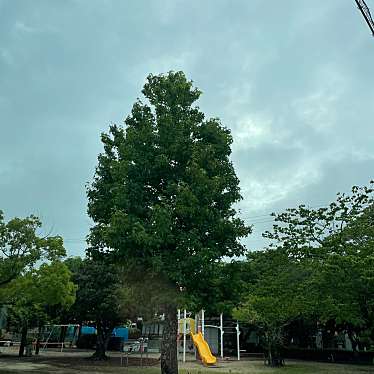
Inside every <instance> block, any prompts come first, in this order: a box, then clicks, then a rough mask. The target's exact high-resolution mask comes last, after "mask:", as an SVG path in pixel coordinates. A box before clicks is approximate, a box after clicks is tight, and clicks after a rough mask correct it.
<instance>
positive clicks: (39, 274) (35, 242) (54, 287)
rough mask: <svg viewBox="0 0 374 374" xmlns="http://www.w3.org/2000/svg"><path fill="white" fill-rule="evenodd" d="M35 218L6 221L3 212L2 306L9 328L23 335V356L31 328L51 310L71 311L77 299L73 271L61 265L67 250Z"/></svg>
mask: <svg viewBox="0 0 374 374" xmlns="http://www.w3.org/2000/svg"><path fill="white" fill-rule="evenodd" d="M41 226H42V224H41V221H40V220H39V219H38V218H37V217H35V216H32V215H31V216H29V217H26V218H13V219H11V220H9V221H8V222H5V220H4V215H3V212H2V211H0V305H1V306H5V307H6V309H7V315H8V322H9V325H12V324H13V327H17V329H19V330H20V331H21V333H22V339H21V346H20V350H19V354H20V356H22V355H23V352H24V347H25V345H26V338H27V330H28V328H29V327H34V326H38V327H41V326H42V325H43V324H44V323H45V322H48V321H49V320H51V318H52V316H51V313H50V311H51V308H52V309H56V308H68V307H70V306H71V305H72V304H73V303H74V300H75V291H76V287H75V285H74V283H73V282H72V281H71V272H70V271H69V269H68V267H67V266H66V265H65V264H64V263H62V262H61V259H62V258H63V257H64V256H65V254H66V251H65V248H64V246H63V239H62V237H60V236H48V235H47V236H41V235H40V234H39V233H38V231H39V230H40V229H41Z"/></svg>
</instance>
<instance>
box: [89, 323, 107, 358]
mask: <svg viewBox="0 0 374 374" xmlns="http://www.w3.org/2000/svg"><path fill="white" fill-rule="evenodd" d="M96 329H97V339H96V350H95V353H94V354H93V355H92V358H93V359H94V360H98V361H102V360H107V359H108V356H107V355H106V354H105V352H106V348H107V344H108V341H109V337H110V335H109V336H107V335H108V334H105V329H104V327H103V325H102V323H101V322H100V323H97V325H96Z"/></svg>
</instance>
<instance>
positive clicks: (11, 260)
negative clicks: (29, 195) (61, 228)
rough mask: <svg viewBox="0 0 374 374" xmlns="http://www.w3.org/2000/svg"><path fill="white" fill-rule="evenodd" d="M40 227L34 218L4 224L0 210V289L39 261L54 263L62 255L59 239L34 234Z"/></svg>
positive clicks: (17, 219)
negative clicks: (52, 261) (45, 260)
mask: <svg viewBox="0 0 374 374" xmlns="http://www.w3.org/2000/svg"><path fill="white" fill-rule="evenodd" d="M40 227H41V222H40V220H39V219H38V218H37V217H35V216H30V217H27V218H24V219H22V218H13V219H11V220H9V221H8V222H4V215H3V212H2V211H1V210H0V287H1V286H5V285H7V284H8V283H10V282H11V281H12V280H13V279H15V278H16V277H18V276H19V275H21V274H22V272H23V271H24V270H28V269H30V268H32V267H33V266H34V265H35V264H36V263H37V262H38V261H40V260H42V259H48V260H55V259H58V258H60V257H62V256H64V255H65V249H64V247H63V240H62V238H61V237H60V236H51V237H41V236H39V235H38V234H37V230H38V229H40Z"/></svg>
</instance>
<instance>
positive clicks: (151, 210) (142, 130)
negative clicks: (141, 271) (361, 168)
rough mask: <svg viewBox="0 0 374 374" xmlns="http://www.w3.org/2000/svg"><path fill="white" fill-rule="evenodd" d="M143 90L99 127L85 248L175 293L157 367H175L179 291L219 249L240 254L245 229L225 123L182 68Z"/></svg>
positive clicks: (205, 273) (170, 373) (191, 288)
mask: <svg viewBox="0 0 374 374" xmlns="http://www.w3.org/2000/svg"><path fill="white" fill-rule="evenodd" d="M142 92H143V94H144V96H145V99H146V101H145V102H144V103H143V102H141V101H140V100H138V101H137V102H136V103H135V104H134V106H133V108H132V112H131V114H130V115H129V116H128V117H127V119H126V121H125V124H126V127H125V128H123V127H119V126H115V125H113V126H111V127H110V130H109V134H103V135H102V142H103V144H104V153H103V154H101V155H99V164H98V167H97V169H96V174H95V178H94V181H93V183H92V184H91V186H90V187H89V189H88V199H89V202H88V213H89V215H90V216H91V218H92V219H93V220H94V221H95V226H94V227H93V229H92V230H91V233H90V239H89V242H90V251H91V252H95V251H99V252H110V253H111V254H112V256H113V259H115V261H117V260H120V259H122V261H126V262H129V261H130V262H134V263H135V264H136V265H137V266H142V267H144V268H145V269H149V271H152V272H156V273H157V274H159V278H160V279H163V280H164V282H163V284H164V289H167V293H168V294H174V295H175V297H173V298H169V300H168V302H167V303H165V304H164V305H163V310H162V311H163V312H164V313H165V315H166V325H165V329H164V336H163V343H162V349H161V351H162V352H161V371H162V373H164V374H176V373H177V372H178V363H177V351H176V348H177V347H176V333H177V320H176V309H177V303H178V301H177V297H178V294H180V293H181V291H187V292H186V294H188V295H192V294H194V292H195V290H196V289H197V288H198V285H199V284H201V283H202V282H206V280H207V279H209V275H210V274H211V269H212V268H213V267H214V266H215V263H216V262H218V261H219V260H220V259H221V258H222V257H224V256H229V257H231V256H237V255H241V254H242V253H243V251H244V247H243V245H242V244H241V243H240V241H239V240H238V239H239V238H241V237H244V236H246V235H248V234H249V233H250V228H248V227H247V226H246V225H245V224H244V222H243V221H242V220H241V219H239V218H237V217H236V211H235V209H234V208H233V204H235V203H237V202H238V201H239V200H240V199H241V195H240V190H239V180H238V178H237V176H236V174H235V171H234V168H233V165H232V162H231V161H230V158H229V157H230V154H231V143H232V137H231V134H230V131H229V130H228V129H227V128H225V127H224V126H222V124H221V123H220V121H219V120H218V119H217V118H212V119H207V120H205V119H204V114H203V113H202V112H201V111H200V110H199V108H198V107H197V106H195V105H193V104H194V102H195V101H196V100H197V99H198V98H199V96H200V94H201V92H200V91H199V90H198V89H196V88H194V87H193V85H192V82H190V81H188V80H187V79H186V77H185V75H184V74H183V73H182V72H170V73H168V74H166V75H158V76H154V75H149V76H148V78H147V82H146V84H145V85H144V88H143V90H142ZM210 292H215V291H214V290H210Z"/></svg>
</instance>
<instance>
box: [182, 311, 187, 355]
mask: <svg viewBox="0 0 374 374" xmlns="http://www.w3.org/2000/svg"><path fill="white" fill-rule="evenodd" d="M186 323H187V313H186V309H185V310H184V312H183V362H186V329H187V326H186Z"/></svg>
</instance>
